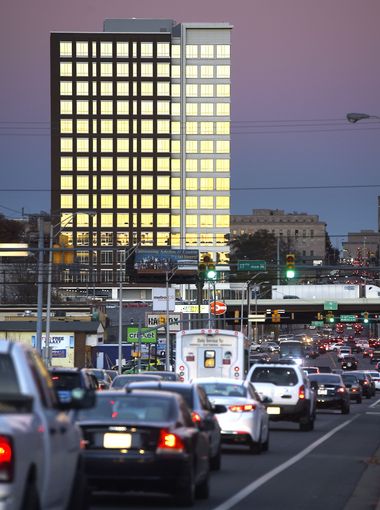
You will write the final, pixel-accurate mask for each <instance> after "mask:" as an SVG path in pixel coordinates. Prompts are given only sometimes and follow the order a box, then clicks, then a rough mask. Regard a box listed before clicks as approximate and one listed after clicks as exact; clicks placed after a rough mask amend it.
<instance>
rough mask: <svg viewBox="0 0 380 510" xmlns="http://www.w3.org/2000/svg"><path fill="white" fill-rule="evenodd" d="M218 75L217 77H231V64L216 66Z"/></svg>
mask: <svg viewBox="0 0 380 510" xmlns="http://www.w3.org/2000/svg"><path fill="white" fill-rule="evenodd" d="M216 77H217V78H229V77H230V66H216Z"/></svg>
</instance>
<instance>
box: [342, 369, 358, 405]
mask: <svg viewBox="0 0 380 510" xmlns="http://www.w3.org/2000/svg"><path fill="white" fill-rule="evenodd" d="M342 379H343V382H344V385H345V386H346V388H347V389H348V391H349V393H350V399H351V400H355V401H356V402H357V403H358V404H361V402H362V387H361V385H360V382H359V379H358V378H357V377H356V375H354V374H352V373H348V374H347V373H346V374H342Z"/></svg>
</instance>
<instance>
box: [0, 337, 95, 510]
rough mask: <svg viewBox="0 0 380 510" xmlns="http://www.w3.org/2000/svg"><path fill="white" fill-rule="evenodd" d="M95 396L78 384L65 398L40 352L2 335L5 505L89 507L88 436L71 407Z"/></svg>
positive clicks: (20, 509)
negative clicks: (73, 417)
mask: <svg viewBox="0 0 380 510" xmlns="http://www.w3.org/2000/svg"><path fill="white" fill-rule="evenodd" d="M94 400H95V395H94V394H91V393H90V392H88V391H85V390H83V389H74V390H73V391H72V399H71V402H70V403H60V402H59V401H58V400H57V396H56V393H55V390H54V387H53V383H52V380H51V377H50V375H49V373H48V372H47V370H46V367H45V365H44V364H43V362H42V360H41V358H40V357H39V355H38V354H37V352H36V351H35V350H34V349H32V348H31V347H29V346H26V345H24V344H21V343H17V342H8V341H6V340H0V510H79V509H84V508H86V506H87V498H86V495H87V490H86V481H85V477H84V474H83V470H82V457H81V441H82V437H81V433H80V430H79V428H78V426H77V425H76V424H75V423H74V422H73V420H71V419H70V416H69V414H68V413H67V412H65V410H69V409H83V408H86V407H91V406H92V405H94Z"/></svg>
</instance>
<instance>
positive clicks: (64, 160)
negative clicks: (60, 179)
mask: <svg viewBox="0 0 380 510" xmlns="http://www.w3.org/2000/svg"><path fill="white" fill-rule="evenodd" d="M72 169H73V158H70V157H67V156H63V157H61V170H66V171H70V172H71V171H72Z"/></svg>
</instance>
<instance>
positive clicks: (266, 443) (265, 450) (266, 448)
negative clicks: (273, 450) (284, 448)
mask: <svg viewBox="0 0 380 510" xmlns="http://www.w3.org/2000/svg"><path fill="white" fill-rule="evenodd" d="M262 449H263V452H267V451H268V450H269V429H268V433H267V438H266V441H264V443H263V446H262Z"/></svg>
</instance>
